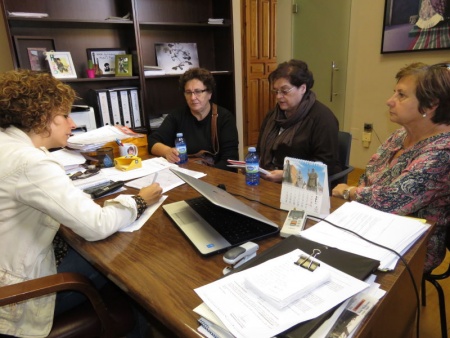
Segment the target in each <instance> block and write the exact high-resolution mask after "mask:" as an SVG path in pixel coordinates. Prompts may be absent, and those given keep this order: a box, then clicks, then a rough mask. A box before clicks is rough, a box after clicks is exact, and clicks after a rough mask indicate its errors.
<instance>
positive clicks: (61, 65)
mask: <svg viewBox="0 0 450 338" xmlns="http://www.w3.org/2000/svg"><path fill="white" fill-rule="evenodd" d="M46 56H47V61H48V64H49V66H50V71H51V73H52V75H53V76H54V77H55V78H57V79H76V78H77V73H76V72H75V67H74V66H73V62H72V56H71V55H70V52H47V53H46Z"/></svg>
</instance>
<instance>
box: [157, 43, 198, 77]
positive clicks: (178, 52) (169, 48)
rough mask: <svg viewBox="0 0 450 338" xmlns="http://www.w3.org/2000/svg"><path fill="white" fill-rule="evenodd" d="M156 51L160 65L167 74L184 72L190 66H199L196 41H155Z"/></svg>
mask: <svg viewBox="0 0 450 338" xmlns="http://www.w3.org/2000/svg"><path fill="white" fill-rule="evenodd" d="M155 52H156V61H157V64H158V67H161V68H162V69H163V70H165V72H166V74H183V73H184V72H185V71H186V70H188V69H190V68H195V67H199V60H198V52H197V44H196V43H195V42H188V43H178V42H158V43H155Z"/></svg>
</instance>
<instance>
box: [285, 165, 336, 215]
mask: <svg viewBox="0 0 450 338" xmlns="http://www.w3.org/2000/svg"><path fill="white" fill-rule="evenodd" d="M280 207H281V209H284V210H292V209H294V208H295V209H299V210H305V212H306V213H307V214H310V215H314V216H319V217H321V216H326V215H328V214H329V213H330V199H329V188H328V173H327V166H326V164H323V163H321V162H312V161H306V160H301V159H298V158H293V157H286V158H285V159H284V166H283V181H282V184H281V198H280Z"/></svg>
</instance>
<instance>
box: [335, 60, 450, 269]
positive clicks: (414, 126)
mask: <svg viewBox="0 0 450 338" xmlns="http://www.w3.org/2000/svg"><path fill="white" fill-rule="evenodd" d="M396 79H397V84H396V85H395V87H394V94H393V95H392V96H391V97H390V98H389V99H388V100H387V106H388V107H389V114H390V120H391V121H392V122H395V123H397V124H399V125H400V126H401V128H400V129H398V130H397V131H395V132H394V133H393V134H392V135H391V136H390V137H389V138H388V139H387V140H386V142H385V143H384V144H382V145H381V146H380V147H379V148H378V150H377V153H376V154H374V155H373V156H372V158H371V159H370V160H369V163H368V164H367V166H366V171H365V173H364V174H363V175H362V176H361V178H360V180H359V184H358V186H357V187H351V186H348V185H347V184H339V185H338V186H336V188H335V189H334V190H333V196H337V197H342V198H344V199H346V200H355V201H358V202H360V203H363V204H367V205H369V206H371V207H373V208H375V209H379V210H382V211H386V212H392V213H395V214H399V215H411V216H414V217H419V218H423V219H426V220H428V221H430V222H435V224H436V227H435V231H434V233H433V234H432V236H431V238H430V241H429V243H428V252H427V258H426V262H425V272H430V271H431V270H432V269H434V268H435V267H436V266H438V265H439V264H440V263H441V262H442V259H443V258H444V256H445V236H446V232H447V226H448V225H449V224H450V176H449V173H450V64H447V63H442V64H437V65H434V66H431V67H430V66H427V65H426V64H424V63H413V64H410V65H408V66H406V67H404V68H402V69H401V70H400V71H399V72H398V73H397V75H396Z"/></svg>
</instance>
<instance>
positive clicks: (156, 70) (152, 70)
mask: <svg viewBox="0 0 450 338" xmlns="http://www.w3.org/2000/svg"><path fill="white" fill-rule="evenodd" d="M165 74H166V71H165V70H164V69H162V68H161V67H156V66H144V75H145V76H151V75H165Z"/></svg>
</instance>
